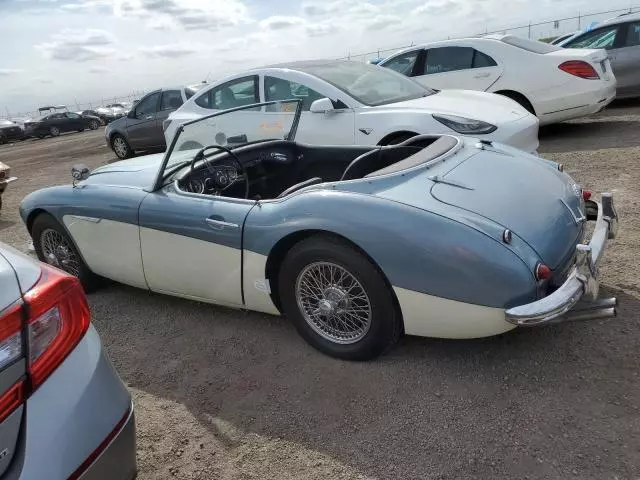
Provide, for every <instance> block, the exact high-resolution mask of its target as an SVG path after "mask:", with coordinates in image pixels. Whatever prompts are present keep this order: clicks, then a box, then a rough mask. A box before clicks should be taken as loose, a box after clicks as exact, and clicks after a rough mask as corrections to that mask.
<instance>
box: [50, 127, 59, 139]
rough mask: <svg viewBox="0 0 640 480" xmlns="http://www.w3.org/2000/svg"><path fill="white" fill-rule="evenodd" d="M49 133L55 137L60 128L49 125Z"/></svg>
mask: <svg viewBox="0 0 640 480" xmlns="http://www.w3.org/2000/svg"><path fill="white" fill-rule="evenodd" d="M49 135H51V136H52V137H57V136H59V135H60V129H59V128H58V127H51V128H50V129H49Z"/></svg>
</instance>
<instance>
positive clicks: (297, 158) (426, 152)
mask: <svg viewBox="0 0 640 480" xmlns="http://www.w3.org/2000/svg"><path fill="white" fill-rule="evenodd" d="M457 142H458V140H457V139H456V138H454V137H449V136H427V135H420V136H416V137H414V138H412V139H409V140H407V141H405V142H403V143H402V144H399V145H389V146H377V147H369V146H329V147H327V146H322V147H319V146H313V145H303V144H299V143H296V142H293V141H288V140H271V141H264V142H260V143H255V144H250V145H244V146H241V147H236V148H227V147H223V146H218V145H211V146H209V147H204V148H202V149H199V150H197V151H196V150H194V151H195V153H193V159H192V162H191V163H190V167H189V168H184V169H183V170H182V171H181V172H180V173H179V174H178V175H177V177H176V180H177V185H178V188H179V189H180V190H182V191H184V192H188V193H197V194H204V195H214V196H225V197H233V198H249V199H255V200H268V199H275V198H282V197H285V196H287V195H289V194H292V193H294V192H295V191H297V190H300V189H302V188H304V187H307V186H310V185H315V184H319V183H326V182H337V181H346V180H355V179H361V178H365V177H367V178H371V177H375V176H381V175H386V174H391V173H395V172H400V171H403V170H407V169H410V168H412V167H415V166H418V165H421V164H424V163H428V162H430V161H432V160H434V159H436V158H437V157H439V156H441V155H443V154H444V153H446V152H448V151H450V150H451V149H453V147H455V145H456V144H457Z"/></svg>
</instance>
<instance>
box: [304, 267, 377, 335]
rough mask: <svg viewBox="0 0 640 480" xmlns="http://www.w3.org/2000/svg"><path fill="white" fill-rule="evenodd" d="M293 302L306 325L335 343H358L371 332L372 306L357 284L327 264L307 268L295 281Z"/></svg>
mask: <svg viewBox="0 0 640 480" xmlns="http://www.w3.org/2000/svg"><path fill="white" fill-rule="evenodd" d="M296 301H297V303H298V308H299V309H300V312H301V313H302V316H303V317H304V319H305V321H306V322H307V323H308V324H309V326H310V327H311V328H312V329H313V330H314V331H315V332H316V333H317V334H318V335H320V336H321V337H323V338H325V339H326V340H329V341H331V342H334V343H339V344H343V345H346V344H351V343H356V342H358V341H359V340H361V339H362V338H363V337H364V336H365V335H366V334H367V332H369V329H370V328H371V317H372V315H371V302H370V301H369V297H368V296H367V293H366V292H365V290H364V288H363V287H362V285H361V284H360V282H359V281H358V280H357V279H356V278H355V277H354V276H353V275H352V274H351V273H349V271H347V270H346V269H345V268H343V267H341V266H339V265H336V264H334V263H330V262H317V263H312V264H310V265H307V266H306V267H305V268H304V269H303V270H302V271H301V272H300V274H299V275H298V278H297V280H296Z"/></svg>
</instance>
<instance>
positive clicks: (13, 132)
mask: <svg viewBox="0 0 640 480" xmlns="http://www.w3.org/2000/svg"><path fill="white" fill-rule="evenodd" d="M24 138H25V135H24V127H23V126H22V125H20V124H18V123H15V122H13V121H11V120H3V119H0V145H2V144H3V143H7V142H10V141H11V140H24Z"/></svg>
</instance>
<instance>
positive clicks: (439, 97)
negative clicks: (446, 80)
mask: <svg viewBox="0 0 640 480" xmlns="http://www.w3.org/2000/svg"><path fill="white" fill-rule="evenodd" d="M371 108H372V109H376V110H396V111H397V110H400V111H404V110H413V111H426V112H428V113H439V114H448V115H458V116H460V117H466V118H473V119H474V120H482V121H485V122H489V123H491V124H494V125H496V124H504V123H509V122H513V121H516V120H519V119H521V118H523V117H526V116H528V115H530V113H529V112H527V110H525V109H524V108H523V107H521V106H520V105H518V103H516V102H514V101H513V100H511V99H509V98H507V97H505V96H503V95H497V94H495V93H487V92H476V91H473V90H441V91H439V92H437V93H434V94H433V95H429V96H426V97H420V98H415V99H413V100H405V101H403V102H396V103H390V104H388V105H382V106H379V107H371Z"/></svg>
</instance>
